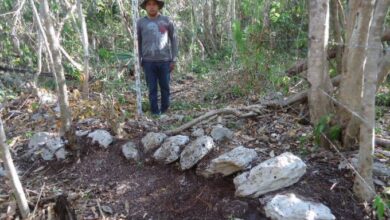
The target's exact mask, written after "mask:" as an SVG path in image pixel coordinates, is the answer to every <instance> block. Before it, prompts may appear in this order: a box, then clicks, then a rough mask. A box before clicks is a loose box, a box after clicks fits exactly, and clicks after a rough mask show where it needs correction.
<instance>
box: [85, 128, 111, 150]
mask: <svg viewBox="0 0 390 220" xmlns="http://www.w3.org/2000/svg"><path fill="white" fill-rule="evenodd" d="M88 137H89V138H92V143H96V142H97V143H98V144H99V146H101V147H103V148H105V149H107V148H108V146H109V145H110V144H111V143H112V142H113V141H114V139H113V137H112V136H111V134H110V133H109V132H108V131H105V130H96V131H94V132H91V133H89V134H88Z"/></svg>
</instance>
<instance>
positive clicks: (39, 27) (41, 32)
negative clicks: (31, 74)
mask: <svg viewBox="0 0 390 220" xmlns="http://www.w3.org/2000/svg"><path fill="white" fill-rule="evenodd" d="M30 4H31V8H32V11H33V14H34V17H35V20H36V21H37V25H38V30H39V32H40V34H41V37H42V40H43V43H44V45H45V48H46V52H47V53H46V55H47V57H46V60H48V61H49V62H48V70H49V71H52V72H53V73H54V61H53V56H52V53H51V51H50V46H49V43H48V40H47V36H46V33H45V30H44V29H43V25H42V22H41V18H40V16H39V14H38V11H37V8H36V7H35V3H34V0H30ZM43 10H44V8H43V4H40V5H39V11H40V13H41V14H43V13H44V11H43ZM53 75H54V78H55V84H56V89H57V90H58V80H57V75H56V74H53Z"/></svg>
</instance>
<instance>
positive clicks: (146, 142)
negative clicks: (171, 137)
mask: <svg viewBox="0 0 390 220" xmlns="http://www.w3.org/2000/svg"><path fill="white" fill-rule="evenodd" d="M166 138H167V135H166V134H164V133H154V132H150V133H148V134H146V136H145V137H143V138H142V140H141V142H142V145H143V146H144V152H145V153H148V152H150V151H152V150H155V149H157V148H158V147H159V146H160V145H161V144H162V142H163V141H164V140H165V139H166Z"/></svg>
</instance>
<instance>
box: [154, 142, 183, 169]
mask: <svg viewBox="0 0 390 220" xmlns="http://www.w3.org/2000/svg"><path fill="white" fill-rule="evenodd" d="M189 141H190V138H189V137H188V136H183V135H177V136H173V137H169V138H168V139H166V140H165V141H164V143H163V144H162V146H161V147H160V148H159V149H157V150H156V152H155V153H154V154H153V158H154V159H156V160H158V161H161V162H164V163H165V164H169V163H172V162H174V161H176V160H177V159H179V156H180V152H181V150H182V148H183V146H184V145H186V144H187V143H188V142H189Z"/></svg>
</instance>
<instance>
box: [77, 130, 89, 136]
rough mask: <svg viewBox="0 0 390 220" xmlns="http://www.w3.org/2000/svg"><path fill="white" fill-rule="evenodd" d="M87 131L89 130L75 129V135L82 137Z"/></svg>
mask: <svg viewBox="0 0 390 220" xmlns="http://www.w3.org/2000/svg"><path fill="white" fill-rule="evenodd" d="M88 133H89V131H82V130H78V131H76V136H77V137H83V136H87V134H88Z"/></svg>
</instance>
